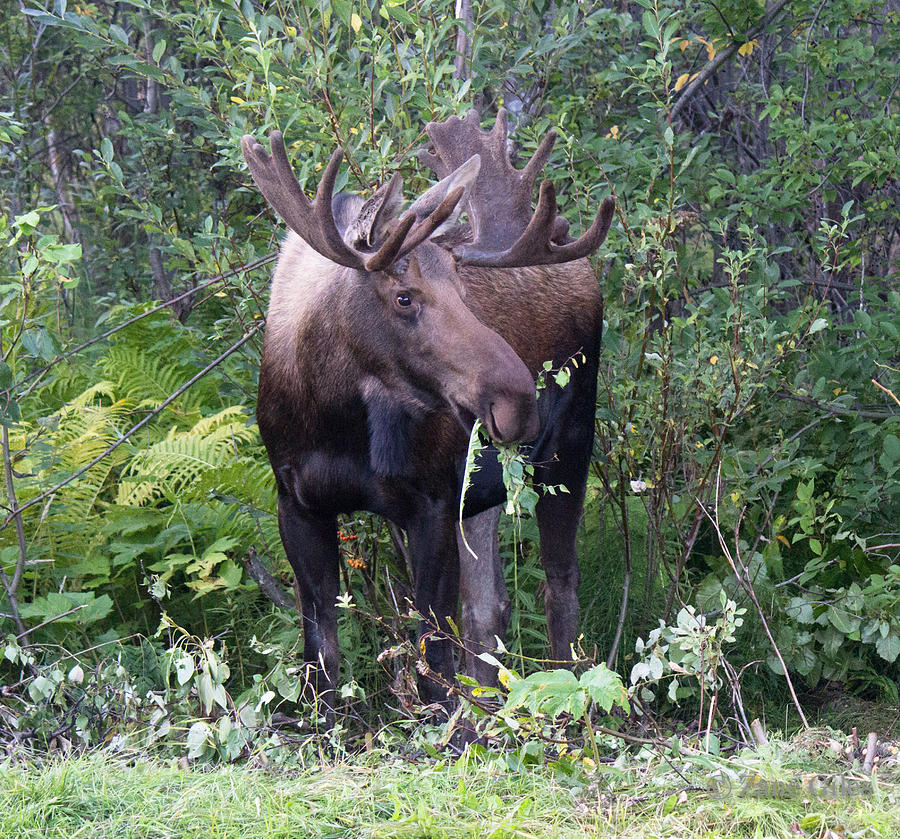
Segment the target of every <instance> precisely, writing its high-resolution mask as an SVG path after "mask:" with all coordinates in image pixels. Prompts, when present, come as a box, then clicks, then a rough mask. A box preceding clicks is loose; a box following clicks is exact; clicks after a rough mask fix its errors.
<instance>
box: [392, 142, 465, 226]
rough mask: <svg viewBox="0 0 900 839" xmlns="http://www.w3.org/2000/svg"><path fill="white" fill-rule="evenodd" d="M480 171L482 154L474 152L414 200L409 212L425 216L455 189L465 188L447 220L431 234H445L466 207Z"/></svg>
mask: <svg viewBox="0 0 900 839" xmlns="http://www.w3.org/2000/svg"><path fill="white" fill-rule="evenodd" d="M480 171H481V157H480V155H477V154H473V155H472V156H471V157H470V158H469V159H468V160H467V161H466V162H465V163H463V165H462V166H460V167H459V168H458V169H456V170H455V171H453V172H451V173H450V174H449V175H447V177H446V178H444V179H443V180H440V181H438V182H437V183H436V184H435V185H434V186H433V187H431V189H429V190H428V191H427V192H423V193H422V194H421V195H420V196H419V197H418V198H417V199H416V200H415V201H413V203H412V206H410V208H409V209H408V210H407V212H408V213H415V215H416V217H417V218H425V217H426V216H427V215H428V214H429V213H431V212H433V211H434V209H435V208H436V207H437V206H438V205H439V204H440V203H441V201H443V200H444V199H445V198H446V197H447V196H448V195H449V194H450V193H451V192H453V190H455V189H459V188H460V187H461V188H462V190H463V196H462V198H461V199H460V200H459V201H458V202H457V204H456V208H455V209H454V210H453V212H452V213H451V214H450V216H449V217H448V218H447V220H446V221H445V222H444V223H443V224H441V226H440V227H438V228H437V229H436V230H435V231H434V232H433V233H432V234H431V238H436V237H438V236H441V235H443V234H444V233H446V232H447V231H448V230H450V228H451V227H453V226H454V225H455V224H456V220H457V219H458V218H459V214H460V213H461V212H462V211H463V208H464V207H465V204H466V201H467V200H468V197H469V192H470V191H471V189H472V186H473V184H474V183H475V181H476V180H477V178H478V173H479V172H480Z"/></svg>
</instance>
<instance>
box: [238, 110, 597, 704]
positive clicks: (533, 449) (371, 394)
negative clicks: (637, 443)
mask: <svg viewBox="0 0 900 839" xmlns="http://www.w3.org/2000/svg"><path fill="white" fill-rule="evenodd" d="M426 131H427V133H428V137H429V139H430V142H431V147H430V151H428V150H423V151H422V152H420V158H421V159H422V161H423V162H424V163H426V164H427V165H428V166H430V168H432V169H433V170H434V171H435V173H436V175H437V176H438V177H439V178H440V180H439V182H438V183H437V184H436V185H435V186H433V187H431V188H430V189H428V190H427V191H426V192H424V193H423V194H422V195H420V196H419V197H418V198H417V199H416V200H415V201H414V202H413V203H412V204H411V205H410V207H409V208H408V209H407V210H406V211H405V212H401V207H402V203H403V194H402V180H401V178H400V176H399V174H394V176H393V177H392V178H391V179H390V180H389V181H388V182H387V183H386V184H384V185H383V186H381V187H380V188H379V189H378V190H377V191H376V192H375V193H374V195H373V196H372V197H371V198H369V199H368V200H364V199H363V198H361V197H359V196H356V195H351V194H347V193H339V194H338V195H334V194H333V193H334V185H335V178H336V176H337V173H338V169H339V166H340V163H341V159H342V153H341V151H340V150H339V149H338V150H336V151H335V152H334V154H333V155H332V157H331V160H330V161H329V163H328V165H327V166H326V167H325V171H324V173H323V175H322V178H321V181H320V183H319V186H318V190H317V193H316V197H315V200H313V201H310V200H309V199H308V198H307V197H306V195H305V194H304V192H303V190H302V188H301V187H300V185H299V184H298V182H297V180H296V178H295V176H294V174H293V172H292V169H291V166H290V163H289V162H288V158H287V154H286V152H285V148H284V143H283V140H282V135H281V133H280V132H278V131H273V132H272V133H271V134H270V145H271V154H268V153H267V152H266V151H265V149H264V148H263V147H262V146H261V145H260V144H259V143H257V142H256V141H255V140H254V139H253V138H252V137H250V136H249V135H248V136H244V138H243V140H242V146H243V151H244V156H245V158H246V160H247V163H248V165H249V168H250V172H251V174H252V176H253V179H254V181H255V182H256V184H257V186H258V187H259V190H260V191H261V192H262V194H263V196H264V197H265V198H266V199H267V201H268V202H269V204H270V205H271V206H272V207H273V208H274V209H275V210H276V211H277V212H278V214H279V215H280V216H281V217H282V218H283V219H284V221H285V222H286V223H287V225H288V227H289V228H290V232H288V234H287V237H286V239H285V240H284V243H283V245H282V247H281V252H280V255H279V259H278V264H277V267H276V269H275V272H274V276H273V284H272V291H271V301H270V305H269V314H268V319H267V323H266V335H265V341H264V348H263V355H262V362H261V368H260V377H259V401H258V410H257V417H258V422H259V429H260V433H261V435H262V439H263V442H264V443H265V446H266V450H267V452H268V455H269V459H270V461H271V464H272V469H273V471H274V473H275V481H276V484H277V491H278V523H279V529H280V533H281V538H282V541H283V543H284V548H285V551H286V552H287V556H288V559H289V561H290V563H291V566H292V567H293V569H294V572H295V574H296V578H297V582H298V585H299V590H300V595H301V602H302V614H303V629H304V655H305V659H306V661H307V662H309V663H310V664H311V665H314V667H315V673H316V680H317V687H318V688H319V690H320V692H324V696H325V697H326V702H328V701H329V697H330V696H331V693H330V691H331V690H332V689H333V687H334V686H335V685H336V684H337V680H338V673H339V657H338V645H337V614H336V606H335V601H336V599H337V597H338V594H339V588H338V578H339V551H338V538H337V525H336V516H337V515H338V514H340V513H349V512H353V511H358V510H366V511H370V512H373V513H376V514H378V515H381V516H383V517H385V518H387V519H389V520H390V521H392V522H394V523H395V524H396V525H398V526H399V527H401V528H402V529H403V530H405V531H406V534H407V540H408V550H409V556H410V561H411V565H412V573H413V586H414V604H415V607H416V610H417V611H418V612H419V613H420V614H421V615H422V616H425V617H426V618H428V617H430V616H433V618H434V619H436V621H437V626H438V630H437V632H434V631H431V632H430V633H429V635H428V641H427V645H426V660H427V662H428V664H429V666H430V668H431V669H432V671H434V672H435V673H437V674H439V676H440V677H442V679H440V680H439V679H436V680H429V679H422V680H420V693H421V694H422V695H423V698H425V699H427V700H429V701H442V702H446V701H447V692H446V689H445V688H442V687H441V686H440V684H439V682H440V681H441V680H449V679H452V676H453V673H454V661H453V648H452V644H451V642H450V641H449V640H448V639H447V637H446V635H442V632H446V631H447V630H448V628H449V624H448V618H450V619H452V618H453V616H454V615H455V614H456V611H457V606H458V600H459V593H460V567H461V559H460V551H459V549H458V546H457V539H456V524H457V519H458V514H459V503H460V494H461V487H462V482H463V470H464V462H465V455H466V451H467V443H468V438H469V433H470V430H471V428H472V425H473V423H474V421H475V419H476V418H479V419H480V420H481V421H482V422H483V423H484V426H485V428H486V430H487V432H488V434H489V435H490V437H491V440H492V441H494V442H496V443H501V444H502V443H510V442H514V441H517V442H522V443H526V444H528V447H529V449H528V450H529V457H530V458H531V460H532V462H533V463H534V464H535V480H536V482H537V483H538V484H543V485H547V486H559V485H563V486H565V487H566V489H567V490H568V491H567V492H561V493H557V494H550V493H544V494H543V495H542V497H541V498H540V500H539V502H538V504H537V520H538V526H539V531H540V548H541V560H542V564H543V567H544V570H545V573H546V589H545V604H546V614H547V624H548V632H549V639H550V647H551V654H552V656H553V657H554V658H555V659H558V660H567V659H571V652H570V651H571V644H572V642H573V641H574V640H575V631H576V620H577V609H578V602H577V592H576V590H577V586H578V579H579V572H578V560H577V557H576V551H575V541H576V529H577V526H578V522H579V518H580V516H581V512H582V505H583V501H584V492H585V483H586V478H587V471H588V466H589V461H590V457H591V449H592V442H593V434H594V411H595V407H594V404H595V397H596V381H597V365H598V354H599V341H600V330H601V322H602V300H601V296H600V293H599V289H598V284H597V280H596V277H595V274H594V272H593V270H592V268H591V266H590V264H589V263H588V261H587V260H586V259H585V257H587V256H588V255H590V254H591V253H593V252H594V251H596V249H597V248H598V247H599V246H600V244H601V243H602V242H603V240H604V238H605V237H606V233H607V231H608V229H609V226H610V222H611V220H612V216H613V210H614V203H613V200H612V199H611V198H607V199H606V200H605V201H604V202H603V203H602V204H601V206H600V208H599V210H598V212H597V215H596V217H595V218H594V220H593V223H592V224H591V226H590V228H589V229H588V230H587V231H586V232H585V233H584V235H582V236H581V237H580V238H579V239H577V240H576V241H570V239H569V237H568V235H567V234H568V223H567V222H566V221H565V219H563V218H562V217H561V216H559V215H558V214H557V204H556V194H555V190H554V187H553V184H552V183H551V182H550V181H546V180H545V181H544V182H543V183H542V184H541V186H540V193H539V198H538V203H537V207H536V209H535V210H534V212H533V213H532V193H533V188H534V184H535V181H536V179H537V177H538V175H539V174H540V173H541V171H542V169H543V167H544V164H545V163H546V161H547V159H548V157H549V155H550V152H551V149H552V147H553V143H554V141H555V139H556V135H555V134H554V133H552V132H551V133H549V134H548V135H547V136H546V137H544V139H543V141H542V142H541V144H540V146H539V147H538V149H537V151H536V152H535V153H534V155H533V157H532V158H531V160H530V161H529V162H528V164H527V165H526V166H525V168H524V169H521V170H518V169H516V168H515V167H514V166H513V165H512V163H511V162H510V159H509V153H508V151H507V115H506V113H505V111H503V110H501V111H500V112H499V114H498V115H497V119H496V122H495V124H494V126H493V129H492V130H482V129H481V126H480V122H479V118H478V115H477V113H476V112H475V111H470V112H469V114H468V115H467V116H466V117H465V118H464V119H459V118H457V117H451V118H450V119H448V120H447V121H446V122H442V123H438V122H432V123H429V124H428V125H427V127H426ZM463 210H465V212H466V214H467V216H468V224H462V223H460V222H459V216H460V214H461V213H462V211H463ZM579 353H580V354H582V355H583V356H584V361H583V363H581V364H580V365H579V366H578V367H577V369H575V370H574V372H573V375H572V378H571V381H570V382H569V383H568V385H567V386H566V387H564V388H560V387H557V386H556V385H555V384H552V385H550V386H549V387H547V388H546V389H545V390H543V391H542V392H541V394H540V396H539V398H538V397H536V392H535V379H536V376H537V374H538V372H539V371H540V370H541V369H542V368H543V363H544V362H545V361H548V360H549V361H551V362H552V363H553V364H554V365H561V364H563V363H564V362H566V360H567V359H570V358H571V357H573V356H575V355H576V354H579ZM482 460H483V462H482V464H481V468H480V469H479V470H478V471H477V472H475V474H474V476H473V478H472V485H471V486H470V488H469V490H468V491H467V493H466V498H465V510H464V515H465V516H467V517H468V516H475V515H476V514H479V513H481V512H482V511H485V510H488V509H489V508H491V507H493V506H494V505H497V504H499V503H501V502H502V500H503V499H504V497H505V490H504V488H503V484H502V476H501V470H500V467H499V464H498V462H497V459H496V452H494V456H493V458H492V457H491V456H490V455H488V456H484V457H483V458H482ZM482 529H483V528H482ZM473 530H477V528H473ZM495 539H496V537H495V536H494V537H493V539H492V536H491V534H490V533H489V532H488V533H486V534H485V535H484V536H483V538H481V539H480V543H483V544H484V546H485V550H484V551H480V550H479V551H476V553H487V554H489V555H488V556H486V557H485V556H482V557H481V558H480V559H477V560H476V559H472V558H471V557H468V556H467V557H465V562H464V563H463V578H462V592H463V621H462V628H463V634H464V636H465V637H466V638H467V639H468V640H469V641H471V642H473V643H475V644H476V645H477V644H482V645H483V644H485V643H489V642H490V641H491V639H492V638H493V635H494V634H498V635H501V636H502V634H503V632H504V631H505V628H506V623H507V622H508V613H509V608H508V606H509V600H508V597H507V595H506V590H505V587H504V585H503V575H502V569H499V568H498V567H497V565H496V563H497V562H498V559H497V556H496V550H493V551H491V550H490V543H491V541H494V542H495ZM430 628H431V629H432V630H433V629H434V627H433V626H432V627H430ZM428 630H429V627H428V626H427V622H423V624H422V625H421V626H420V632H422V633H426V631H428ZM478 675H480V676H482V677H483V678H490V672H488V673H487V674H485V673H481V674H478ZM320 695H321V693H320Z"/></svg>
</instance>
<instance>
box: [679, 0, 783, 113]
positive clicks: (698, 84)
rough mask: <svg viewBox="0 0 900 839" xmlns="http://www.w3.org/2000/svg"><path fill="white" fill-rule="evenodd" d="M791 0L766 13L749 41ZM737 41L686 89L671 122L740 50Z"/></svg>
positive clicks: (711, 62)
mask: <svg viewBox="0 0 900 839" xmlns="http://www.w3.org/2000/svg"><path fill="white" fill-rule="evenodd" d="M788 2H789V0H781V1H780V2H779V3H776V4H775V5H774V6H773V7H772V8H771V9H769V11H768V12H766V13H765V14H764V15H763V16H762V18H761V20H760V21H759V23H758V24H757V25H756V26H755V27H754V28H753V29H752V30H751V32H750V33H749V34H748V35H747V40H748V41H752V40H753V39H754V38H756V37H757V36H758V35H761V34H762V33H763V31H764V30H765V28H766V27H767V26H768V25H769V24H770V23H773V22H774V20H775V18H777V17H778V15H780V14H781V11H782V10H783V9H784V7H785V6H786V5H787V4H788ZM738 46H739V45H738V43H737V41H732V42H731V43H730V44H729V45H728V46H727V47H725V49H723V50H722V51H721V52H720V53H718V54H717V55H716V57H715V58H714V59H713V60H712V61H710V62H709V64H707V65H706V67H704V68H703V69H702V70H701V71H700V74H699V75H698V76H697V78H696V79H694V81H692V82H691V83H690V84H689V85H688V86H687V87H686V88H685V89H684V93H682V94H681V96H679V97H678V100H677V101H676V102H675V104H674V105H673V106H672V110H671V111H670V112H669V121H670V122H671V121H672V120H673V119H675V117H676V116H678V114H679V113H681V111H682V109H683V108H684V106H685V105H686V104H687V103H688V102H689V101H690V100H691V99H693V98H694V96H695V95H696V94H697V93H699V91H700V90H701V89H702V87H703V85H704V84H706V82H707V80H708V79H709V78H710V77H711V76H713V75H714V74H715V72H716V71H717V70H718V69H719V68H720V67H721V66H722V65H723V64H724V63H725V62H726V61H727V60H728V59H729V58H731V56H732V55H734V53H735V52H737V49H738Z"/></svg>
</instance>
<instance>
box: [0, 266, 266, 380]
mask: <svg viewBox="0 0 900 839" xmlns="http://www.w3.org/2000/svg"><path fill="white" fill-rule="evenodd" d="M277 256H278V254H277V253H276V252H275V251H272V253H267V254H266V255H265V256H261V257H260V258H259V259H256V260H254V261H253V262H248V263H247V264H246V265H241V266H240V267H238V268H233V269H232V270H230V271H226V272H225V273H224V274H218V275H216V276H215V277H211V278H210V279H208V280H206V281H205V282H202V283H200V285H198V286H194V288H192V289H190V290H189V291H185V292H183V293H182V294H179V295H178V296H177V297H173V298H172V299H171V300H166V301H164V302H162V303H159V304H158V305H156V306H153V307H152V308H150V309H147V311H146V312H141V313H140V314H139V315H135V316H134V317H131V318H128V320H126V321H122V323H120V324H119V325H118V326H114V327H112V329H107V330H106V332H101V333H100V334H99V335H97V336H95V337H93V338H91V339H90V340H89V341H85V342H84V343H83V344H79V345H78V346H77V347H73V348H72V349H71V350H69V351H68V352H65V353H63V354H62V355H58V356H57V357H56V358H54V359H53V360H52V361H50V362H48V363H47V364H45V365H44V366H43V367H39V368H38V369H37V370H34V371H32V372H31V373H29V374H28V375H27V376H26V377H25V378H24V379H22V380H21V381H19V382H16V384H15V385H10V387H8V388H6V389H4V390H0V396H4V395H6V394H7V393H10V392H11V391H12V390H13V389H14V388H15V387H18V386H20V385H23V384H25V383H26V382H30V381H31V380H32V379H34V378H36V377H37V376H41V375H43V374H44V373H46V372H47V371H48V370H49V369H50V368H51V367H55V366H56V365H57V364H59V363H60V362H61V361H67V360H68V359H70V358H71V357H72V356H73V355H75V354H76V353H79V352H81V351H82V350H83V349H87V348H88V347H90V346H91V345H92V344H96V343H97V342H98V341H102V340H103V339H104V338H109V337H110V335H114V334H115V333H116V332H120V331H121V330H123V329H125V328H126V327H128V326H131V324H133V323H136V322H137V321H139V320H141V319H142V318H145V317H148V316H149V315H153V314H155V313H156V312H159V311H160V310H162V309H166V308H168V307H169V306H171V305H172V304H173V303H177V302H178V301H179V300H183V299H184V298H185V297H190V296H191V295H192V294H196V293H197V292H198V291H203V289H205V288H208V287H209V286H211V285H214V284H215V283H219V282H221V281H222V280H227V279H228V278H229V277H233V276H234V275H235V274H240V273H243V272H244V271H252V270H253V269H254V268H260V267H261V266H263V265H268V264H269V263H270V262H274V261H275V259H276V257H277Z"/></svg>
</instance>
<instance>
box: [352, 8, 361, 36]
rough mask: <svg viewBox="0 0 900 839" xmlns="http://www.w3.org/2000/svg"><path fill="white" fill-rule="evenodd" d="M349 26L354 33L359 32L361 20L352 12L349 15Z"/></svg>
mask: <svg viewBox="0 0 900 839" xmlns="http://www.w3.org/2000/svg"><path fill="white" fill-rule="evenodd" d="M350 26H351V27H352V28H353V31H354V32H359V30H360V27H361V26H362V18H361V17H360V16H359V15H358V14H356V12H354V13H353V14H352V15H350Z"/></svg>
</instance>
